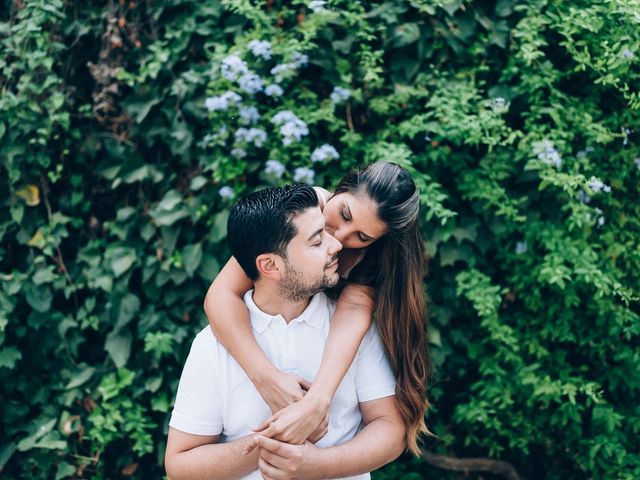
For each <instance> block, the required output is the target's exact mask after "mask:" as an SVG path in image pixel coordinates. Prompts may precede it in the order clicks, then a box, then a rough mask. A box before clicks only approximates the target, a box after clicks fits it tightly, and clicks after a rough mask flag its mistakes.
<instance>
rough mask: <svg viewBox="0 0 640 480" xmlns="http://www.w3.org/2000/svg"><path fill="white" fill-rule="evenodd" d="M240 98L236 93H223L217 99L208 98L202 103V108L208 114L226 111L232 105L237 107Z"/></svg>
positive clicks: (240, 100)
mask: <svg viewBox="0 0 640 480" xmlns="http://www.w3.org/2000/svg"><path fill="white" fill-rule="evenodd" d="M241 102H242V97H241V96H240V95H238V94H237V93H236V92H231V91H229V92H225V93H223V94H222V95H219V96H217V97H208V98H207V99H206V100H205V101H204V106H205V108H206V109H207V110H209V111H210V112H215V111H220V110H227V109H228V108H229V107H230V106H232V105H239V104H240V103H241Z"/></svg>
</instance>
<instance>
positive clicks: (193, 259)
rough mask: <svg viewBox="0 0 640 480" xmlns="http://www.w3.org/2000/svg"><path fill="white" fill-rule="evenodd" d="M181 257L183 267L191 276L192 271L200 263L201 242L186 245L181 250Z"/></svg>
mask: <svg viewBox="0 0 640 480" xmlns="http://www.w3.org/2000/svg"><path fill="white" fill-rule="evenodd" d="M182 259H183V261H184V269H185V271H186V272H187V274H188V275H189V277H193V274H194V272H195V271H196V269H197V268H198V266H199V265H200V261H201V260H202V244H200V243H194V244H193V245H187V246H186V247H184V250H183V251H182Z"/></svg>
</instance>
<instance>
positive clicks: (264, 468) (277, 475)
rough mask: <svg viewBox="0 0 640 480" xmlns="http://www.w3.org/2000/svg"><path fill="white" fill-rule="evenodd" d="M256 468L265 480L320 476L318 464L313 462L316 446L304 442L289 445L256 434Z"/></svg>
mask: <svg viewBox="0 0 640 480" xmlns="http://www.w3.org/2000/svg"><path fill="white" fill-rule="evenodd" d="M253 442H254V443H255V444H256V446H257V447H258V468H260V473H261V474H262V476H263V477H264V478H265V480H285V479H286V480H298V479H300V480H302V479H304V480H313V479H320V478H322V477H323V476H322V472H321V469H320V468H319V465H317V464H316V463H314V461H313V458H314V453H315V452H316V451H317V448H316V447H314V446H313V445H312V444H311V443H309V442H306V443H304V444H302V445H291V444H289V443H285V442H280V441H278V440H274V439H272V438H267V437H262V436H256V437H254V440H253Z"/></svg>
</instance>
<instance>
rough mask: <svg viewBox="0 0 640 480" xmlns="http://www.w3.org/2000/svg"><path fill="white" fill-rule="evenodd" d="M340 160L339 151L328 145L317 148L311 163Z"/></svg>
mask: <svg viewBox="0 0 640 480" xmlns="http://www.w3.org/2000/svg"><path fill="white" fill-rule="evenodd" d="M339 158H340V154H339V153H338V151H337V150H336V149H335V148H334V147H332V146H331V145H328V144H326V143H325V144H324V145H322V146H320V147H318V148H316V149H315V150H314V151H313V153H312V154H311V161H312V162H313V163H316V162H324V161H326V160H337V159H339Z"/></svg>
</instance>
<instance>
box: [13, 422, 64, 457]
mask: <svg viewBox="0 0 640 480" xmlns="http://www.w3.org/2000/svg"><path fill="white" fill-rule="evenodd" d="M55 424H56V419H55V418H51V419H48V420H45V421H43V422H42V423H41V424H40V425H38V426H37V427H36V428H35V431H34V430H32V432H33V433H32V434H31V435H29V436H27V437H25V438H23V439H22V440H21V441H20V443H18V451H20V452H25V451H27V450H31V449H32V448H34V447H35V446H36V443H37V442H38V440H40V439H41V438H43V437H44V436H45V435H47V434H48V433H49V432H51V430H53V427H54V426H55ZM63 448H64V447H63Z"/></svg>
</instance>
